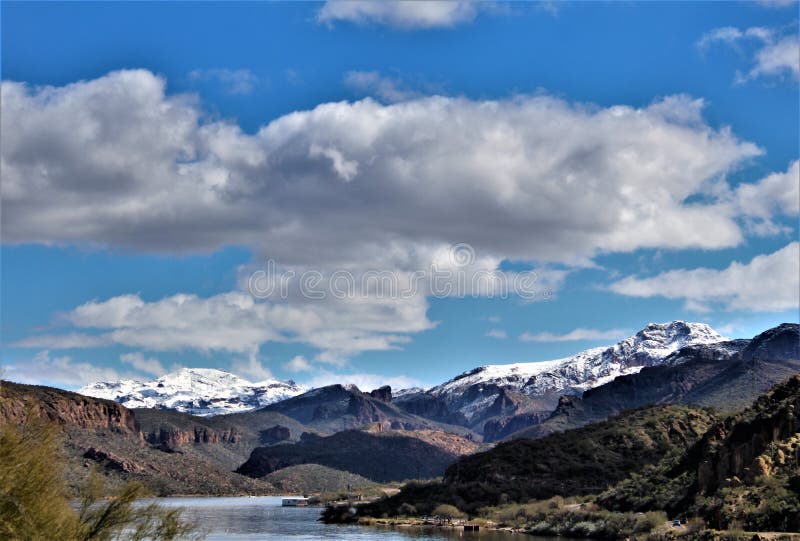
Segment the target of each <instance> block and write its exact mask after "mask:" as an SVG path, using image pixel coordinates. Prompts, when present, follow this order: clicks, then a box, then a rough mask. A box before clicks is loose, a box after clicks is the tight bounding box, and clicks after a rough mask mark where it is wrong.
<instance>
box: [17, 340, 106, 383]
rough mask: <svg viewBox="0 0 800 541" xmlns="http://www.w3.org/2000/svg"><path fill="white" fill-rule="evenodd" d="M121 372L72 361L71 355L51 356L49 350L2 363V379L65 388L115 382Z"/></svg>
mask: <svg viewBox="0 0 800 541" xmlns="http://www.w3.org/2000/svg"><path fill="white" fill-rule="evenodd" d="M120 377H121V375H120V374H119V372H117V371H116V370H114V369H113V368H106V367H99V366H95V365H93V364H89V363H84V362H78V361H74V360H73V359H72V357H69V356H66V355H65V356H60V357H52V356H51V355H50V352H49V351H48V350H43V351H40V352H39V353H37V354H36V355H34V357H33V358H32V359H30V360H25V361H14V362H12V363H10V364H7V365H5V366H3V379H7V380H10V381H17V382H20V383H31V384H36V385H52V386H55V387H62V388H66V389H75V388H78V387H82V386H83V385H86V384H87V383H92V382H94V381H115V380H118V379H120Z"/></svg>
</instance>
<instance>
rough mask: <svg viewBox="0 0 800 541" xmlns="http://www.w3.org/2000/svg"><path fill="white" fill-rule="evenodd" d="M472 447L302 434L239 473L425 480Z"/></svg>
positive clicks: (409, 435) (354, 434)
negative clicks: (312, 472)
mask: <svg viewBox="0 0 800 541" xmlns="http://www.w3.org/2000/svg"><path fill="white" fill-rule="evenodd" d="M421 438H424V439H421ZM445 439H446V440H450V442H451V443H450V445H449V446H447V445H445V444H444V442H443V440H445ZM470 444H472V442H470V441H469V440H464V439H463V438H460V437H459V436H455V435H452V434H446V433H439V434H438V438H434V436H433V435H432V434H431V433H430V432H428V433H425V434H422V435H420V437H415V436H414V433H413V432H409V431H393V430H388V431H383V430H380V431H372V432H368V431H363V430H345V431H342V432H338V433H336V434H334V435H332V436H327V437H320V436H315V435H312V434H304V435H303V437H302V438H301V440H300V442H298V443H295V444H292V445H274V446H271V447H259V448H257V449H255V450H254V451H253V453H252V454H251V455H250V458H249V459H248V460H247V462H245V463H244V464H242V466H241V467H240V468H239V469H238V470H237V471H238V472H239V473H242V474H245V475H249V476H251V477H264V476H266V475H268V474H271V473H272V472H275V471H279V470H281V469H283V468H287V467H290V466H296V465H299V464H321V465H323V466H328V467H331V468H335V469H337V470H343V471H348V472H351V473H355V474H358V475H361V476H363V477H366V478H367V479H371V480H373V481H378V482H388V481H402V480H403V479H429V478H431V477H436V476H438V475H441V474H442V473H444V470H445V468H446V467H447V466H448V465H449V464H450V463H452V462H453V461H454V460H455V459H456V458H458V456H459V455H458V454H457V453H456V452H454V449H457V448H458V447H459V445H460V446H461V448H466V449H469V448H470ZM472 445H474V444H472Z"/></svg>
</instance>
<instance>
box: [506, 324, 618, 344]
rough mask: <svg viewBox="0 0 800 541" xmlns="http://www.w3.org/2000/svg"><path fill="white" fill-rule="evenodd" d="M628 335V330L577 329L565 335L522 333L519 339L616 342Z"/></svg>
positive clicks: (528, 340)
mask: <svg viewBox="0 0 800 541" xmlns="http://www.w3.org/2000/svg"><path fill="white" fill-rule="evenodd" d="M629 334H630V330H628V329H609V330H607V331H603V330H600V329H584V328H581V327H579V328H577V329H573V330H571V331H569V332H568V333H565V334H554V333H550V332H540V333H535V334H534V333H529V332H525V333H522V334H521V335H520V337H519V339H520V340H521V341H522V342H572V341H575V340H618V339H620V338H624V337H626V336H628V335H629Z"/></svg>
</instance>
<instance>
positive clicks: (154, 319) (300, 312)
mask: <svg viewBox="0 0 800 541" xmlns="http://www.w3.org/2000/svg"><path fill="white" fill-rule="evenodd" d="M426 311H427V301H426V299H425V296H424V295H415V296H412V297H409V298H376V297H357V298H353V299H336V298H333V297H330V296H329V297H328V298H326V299H320V300H313V299H305V298H303V297H300V296H298V297H295V298H294V302H292V303H289V302H273V301H270V300H264V301H260V300H256V299H254V298H253V297H252V296H250V295H249V294H246V293H242V292H235V291H234V292H230V293H223V294H219V295H215V296H212V297H206V298H203V297H198V296H196V295H186V294H178V295H173V296H171V297H165V298H163V299H160V300H157V301H153V302H145V301H143V300H142V299H141V298H140V297H139V296H138V295H122V296H118V297H112V298H110V299H107V300H104V301H91V302H88V303H85V304H83V305H81V306H78V307H76V308H75V309H74V310H72V311H70V312H68V313H66V314H63V316H62V318H63V319H64V320H65V321H67V322H69V323H70V324H72V325H73V326H75V327H78V328H91V329H100V330H103V331H104V332H103V334H102V335H101V337H102V340H103V342H102V343H103V344H120V345H124V346H128V347H138V348H143V349H147V350H150V351H180V350H187V349H192V350H200V351H208V352H211V351H222V352H228V353H241V354H245V355H246V356H247V357H246V358H247V360H246V361H241V362H239V363H238V368H237V371H239V372H241V373H243V374H248V375H251V376H253V375H254V374H255V375H257V376H259V377H261V379H264V378H265V377H268V376H267V375H265V374H266V372H265V371H264V369H263V367H260V364H258V363H257V362H256V360H255V358H256V355H257V353H258V350H259V348H260V347H261V346H262V345H263V344H265V343H268V342H301V343H304V344H308V345H311V346H313V347H315V348H318V349H319V350H320V354H319V355H318V356H317V360H319V361H321V362H328V363H332V364H344V363H345V362H346V360H347V359H348V358H349V357H351V356H352V355H355V354H357V353H360V352H362V351H369V350H387V349H396V348H398V347H400V346H401V345H402V344H404V343H406V342H407V341H408V337H407V336H406V335H407V334H408V333H415V332H420V331H423V330H427V329H430V328H432V327H433V323H432V322H430V321H429V320H428V319H427V316H426ZM28 342H30V343H29V344H26V345H28V346H30V345H31V344H32V343H52V342H56V341H55V340H53V339H52V337H51V336H49V335H44V336H38V337H32V338H30V339H28ZM95 346H96V344H95V343H89V344H87V345H86V346H85V347H95ZM72 347H81V346H80V345H79V344H77V343H76V344H75V345H73V346H72ZM262 376H263V377H262Z"/></svg>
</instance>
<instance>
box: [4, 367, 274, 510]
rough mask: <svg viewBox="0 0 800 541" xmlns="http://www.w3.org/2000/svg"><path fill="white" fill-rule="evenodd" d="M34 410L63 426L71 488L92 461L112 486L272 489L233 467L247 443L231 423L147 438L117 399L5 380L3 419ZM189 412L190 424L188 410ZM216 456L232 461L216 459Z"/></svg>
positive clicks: (184, 490)
mask: <svg viewBox="0 0 800 541" xmlns="http://www.w3.org/2000/svg"><path fill="white" fill-rule="evenodd" d="M170 413H173V414H175V415H177V416H182V415H184V414H180V413H177V412H170ZM30 415H36V416H39V417H43V418H45V419H49V420H50V421H52V422H54V423H55V424H57V425H58V426H59V427H60V428H61V431H62V434H63V438H64V457H65V460H66V474H67V479H68V482H69V484H70V486H71V487H72V488H73V489H75V488H77V487H78V486H80V485H81V484H82V483H83V481H84V479H85V478H86V476H87V475H88V474H89V471H90V468H91V467H97V468H98V469H99V471H100V472H101V473H103V474H104V475H105V476H106V478H107V479H108V482H109V485H110V487H109V488H113V487H114V486H117V485H119V484H120V483H122V482H124V481H126V480H131V479H136V480H139V481H142V482H143V483H144V484H145V485H147V486H148V487H150V488H151V489H152V490H153V491H155V493H156V494H159V495H169V494H242V493H252V494H258V493H260V494H263V493H268V492H271V491H272V490H273V487H272V486H271V485H269V484H268V483H266V482H263V481H259V480H253V479H249V478H247V477H244V476H242V475H238V474H236V473H233V472H232V471H230V470H231V468H229V467H228V464H229V463H230V462H231V461H235V460H237V459H235V458H232V457H235V455H236V454H237V451H236V449H237V446H238V445H239V444H240V442H242V441H243V440H242V439H240V437H239V434H238V432H237V429H235V428H233V427H226V428H225V429H224V430H220V431H216V430H214V429H213V428H211V427H208V426H202V425H200V424H196V425H192V426H191V427H190V428H189V429H188V430H187V431H186V432H182V433H179V432H173V433H170V435H169V437H168V436H167V433H163V434H162V435H161V436H163V439H156V440H154V441H150V437H149V435H150V433H149V432H147V431H146V430H147V429H145V432H142V428H143V426H142V424H141V423H140V421H139V418H138V416H137V414H136V412H134V411H132V410H129V409H128V408H126V407H124V406H122V405H120V404H117V403H116V402H113V401H110V400H103V399H97V398H91V397H87V396H83V395H80V394H77V393H72V392H69V391H62V390H60V389H53V388H50V387H39V386H34V385H21V384H17V383H10V382H5V381H3V382H0V423H14V424H24V423H25V422H26V420H27V419H28V416H30ZM184 416H185V415H184ZM185 417H186V418H189V422H191V419H192V418H191V416H185ZM194 419H197V420H198V422H202V421H203V420H202V419H200V418H194ZM144 424H145V425H146V424H147V422H145V423H144ZM239 452H243V451H239ZM217 454H219V455H221V456H224V457H228V459H227V460H219V459H217V457H216V455H217Z"/></svg>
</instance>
